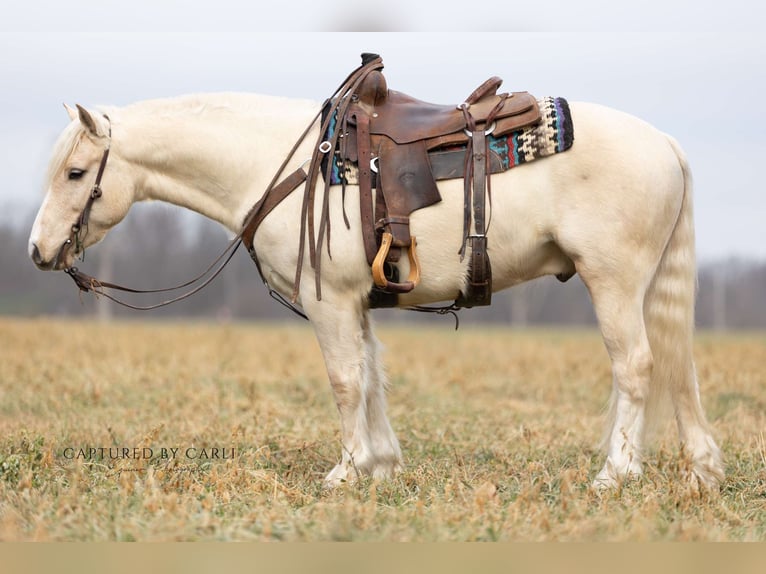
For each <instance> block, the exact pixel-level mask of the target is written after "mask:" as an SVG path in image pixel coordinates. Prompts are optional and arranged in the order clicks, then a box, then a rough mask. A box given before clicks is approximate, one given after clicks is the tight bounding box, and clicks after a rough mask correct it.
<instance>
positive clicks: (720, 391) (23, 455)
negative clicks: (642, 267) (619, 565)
mask: <svg viewBox="0 0 766 574" xmlns="http://www.w3.org/2000/svg"><path fill="white" fill-rule="evenodd" d="M379 334H380V337H381V339H382V340H383V342H384V344H385V345H386V362H387V365H388V370H389V374H390V378H391V382H392V386H391V391H390V393H389V403H390V415H391V419H392V423H393V425H394V428H395V430H396V431H397V433H398V435H399V438H400V440H401V443H402V449H403V452H404V456H405V458H406V464H407V466H406V468H405V470H404V471H403V472H402V473H401V474H400V475H399V476H397V477H396V478H395V479H392V480H390V481H385V482H380V483H376V482H373V481H371V480H369V479H364V480H361V481H360V482H358V483H357V484H354V485H347V486H345V487H343V488H340V489H338V490H335V491H331V492H327V491H324V490H323V489H322V478H323V477H324V475H325V474H326V473H327V472H328V471H329V470H330V469H331V468H332V467H333V466H334V465H335V464H336V462H337V460H338V458H339V454H340V449H341V445H340V443H339V432H338V419H337V416H336V412H335V406H334V403H333V401H332V398H331V394H330V389H329V385H328V383H327V381H326V376H325V371H324V366H323V363H322V360H321V356H320V353H319V349H318V346H317V344H316V343H315V341H314V339H313V334H312V332H311V330H310V328H308V327H307V326H302V325H299V326H279V325H276V326H268V325H244V324H230V325H228V324H227V325H212V324H202V323H175V324H171V323H115V324H99V323H93V322H81V321H72V322H70V321H53V320H15V319H0V411H1V416H0V425H1V426H0V431H1V432H0V539H2V540H58V541H73V540H77V541H106V540H115V541H123V540H143V541H159V540H162V541H173V540H188V541H196V540H206V541H213V540H256V541H266V540H287V541H327V540H363V541H437V540H439V541H441V540H445V541H446V540H453V541H476V540H502V541H555V540H567V541H595V540H605V541H613V540H673V541H678V540H764V539H766V437H765V434H766V363H764V359H765V358H766V336H764V335H763V334H752V335H712V334H711V335H708V334H701V335H698V337H697V347H696V357H697V370H698V373H699V376H700V380H701V385H702V399H703V403H704V405H705V408H706V411H707V413H708V415H709V418H710V419H711V422H712V424H713V426H714V429H715V434H716V436H717V438H718V440H719V443H720V445H721V446H722V448H723V451H724V454H725V461H726V470H727V479H726V482H725V483H724V485H723V486H722V489H721V492H720V494H702V495H700V494H697V493H695V492H694V491H693V490H692V489H691V488H690V487H688V486H687V485H686V484H685V483H683V482H682V481H680V480H679V476H680V474H681V472H682V470H683V467H684V465H685V464H686V463H685V461H684V460H683V458H682V457H679V456H678V452H677V448H676V444H675V442H676V435H675V431H672V432H669V433H668V435H667V437H665V438H664V439H663V440H661V442H660V444H658V445H657V447H656V448H655V449H654V450H653V451H652V452H650V453H649V455H648V459H647V465H646V470H645V475H644V477H643V478H642V479H641V480H638V481H634V482H631V483H628V484H626V485H624V486H623V488H621V489H620V490H619V491H617V492H614V493H610V494H607V495H599V494H597V493H595V492H593V491H592V490H591V489H590V487H589V485H590V481H591V480H592V479H593V477H594V476H595V474H596V472H597V471H598V469H599V468H600V465H601V464H602V463H603V459H602V455H601V453H600V452H599V451H598V450H597V444H598V442H599V439H600V436H601V432H602V422H603V421H602V416H603V408H604V406H605V404H606V401H607V399H608V394H609V387H610V374H609V365H608V359H607V356H606V352H605V351H604V349H603V345H602V343H601V340H600V338H599V337H598V335H597V334H596V333H595V332H589V331H540V330H531V331H512V330H509V329H490V330H484V331H478V330H472V329H466V328H464V329H461V330H460V331H458V332H457V333H456V332H454V331H453V330H452V328H451V326H450V324H449V322H448V321H445V325H444V326H443V327H437V328H428V329H425V328H421V329H416V328H405V327H382V328H380V329H379ZM467 358H470V361H469V360H467ZM99 448H103V449H104V450H101V451H98V450H97V451H96V452H95V453H93V452H92V451H90V449H99ZM110 448H111V449H112V450H111V451H110ZM115 449H120V450H119V451H117V450H115ZM122 449H125V450H122ZM134 449H135V450H134ZM163 449H164V450H163ZM173 449H176V450H175V451H173ZM112 453H114V456H113V455H112Z"/></svg>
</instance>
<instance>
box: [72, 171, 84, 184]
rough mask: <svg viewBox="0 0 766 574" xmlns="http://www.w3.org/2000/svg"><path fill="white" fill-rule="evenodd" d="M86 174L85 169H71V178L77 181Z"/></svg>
mask: <svg viewBox="0 0 766 574" xmlns="http://www.w3.org/2000/svg"><path fill="white" fill-rule="evenodd" d="M83 175H85V170H84V169H70V170H69V179H70V180H71V181H77V180H78V179H80V178H82V176H83Z"/></svg>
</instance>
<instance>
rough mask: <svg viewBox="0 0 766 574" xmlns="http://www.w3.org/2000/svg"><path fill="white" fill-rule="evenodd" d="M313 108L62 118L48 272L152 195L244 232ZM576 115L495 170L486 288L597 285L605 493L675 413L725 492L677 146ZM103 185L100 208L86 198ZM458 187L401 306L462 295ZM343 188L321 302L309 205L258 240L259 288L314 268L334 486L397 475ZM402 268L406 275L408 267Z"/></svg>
mask: <svg viewBox="0 0 766 574" xmlns="http://www.w3.org/2000/svg"><path fill="white" fill-rule="evenodd" d="M320 106H321V104H319V103H317V102H314V101H309V100H298V99H292V98H283V97H275V96H266V95H257V94H243V93H217V94H195V95H187V96H181V97H174V98H166V99H156V100H148V101H142V102H137V103H134V104H131V105H127V106H124V107H103V108H100V109H86V108H84V107H82V106H77V109H73V108H70V107H68V106H66V107H67V111H68V113H69V116H70V122H69V123H68V125H67V126H66V127H65V128H64V129H63V131H62V132H61V135H60V136H59V138H58V140H57V142H56V144H55V147H54V149H53V153H52V157H51V160H50V164H49V167H48V172H47V182H46V188H47V191H46V193H45V197H44V200H43V202H42V206H41V207H40V210H39V213H38V214H37V217H36V219H35V221H34V225H33V228H32V230H31V235H30V240H29V255H30V257H31V259H32V260H33V261H34V263H35V264H36V265H37V267H39V268H40V269H43V270H66V269H69V268H71V267H72V265H73V262H74V260H75V258H76V257H77V256H78V255H79V254H80V253H81V252H82V251H83V250H84V249H85V248H87V247H89V246H91V245H94V244H96V243H97V242H99V241H100V240H101V239H102V238H103V237H104V236H105V235H106V234H107V232H108V231H109V230H110V229H111V228H112V227H114V226H115V225H117V224H118V223H119V222H120V221H121V220H122V219H123V218H124V217H125V215H126V214H127V213H128V210H129V209H130V207H131V205H133V204H134V203H136V202H139V201H146V200H159V201H164V202H169V203H171V204H175V205H179V206H183V207H185V208H188V209H191V210H193V211H195V212H198V213H200V214H202V215H204V216H206V217H208V218H210V219H212V220H215V221H217V222H218V223H220V224H221V225H223V226H224V227H225V228H226V229H227V230H229V231H230V232H231V233H233V234H236V233H238V232H240V230H241V229H242V226H243V221H244V220H245V218H246V216H247V214H248V212H249V211H250V210H251V208H252V206H253V205H254V204H255V203H256V202H257V201H258V200H259V198H260V197H261V195H262V194H263V192H264V190H265V189H266V188H267V186H268V185H269V181H270V179H271V178H272V177H273V175H274V173H275V170H276V167H277V166H279V165H280V163H281V162H282V161H283V160H284V158H285V157H287V156H288V155H289V154H290V150H291V146H293V144H294V142H295V141H296V140H297V139H298V136H299V134H300V133H301V132H302V131H303V130H304V128H305V126H306V125H310V122H311V118H312V117H315V116H316V114H317V112H318V110H319V109H320ZM570 110H571V116H572V120H573V125H574V128H575V131H576V140H575V144H574V145H573V147H572V148H571V149H570V150H569V151H567V152H566V153H562V154H559V155H556V156H553V157H550V158H545V159H541V160H538V161H535V162H532V163H527V164H524V165H520V166H518V167H516V168H514V169H511V170H508V171H505V172H502V173H496V174H494V175H492V202H491V229H490V231H489V233H488V248H487V249H488V253H489V255H490V257H491V261H492V281H493V284H492V289H493V290H495V291H497V290H501V289H506V288H509V287H511V286H514V285H517V284H519V283H522V282H525V281H528V280H531V279H534V278H537V277H540V276H544V275H560V274H562V275H570V274H572V273H575V272H576V273H577V274H579V276H580V277H581V279H582V281H583V282H584V284H585V285H586V286H587V289H588V291H589V293H590V296H591V299H592V303H593V306H594V310H595V313H596V316H597V319H598V325H599V328H600V331H601V334H602V336H603V341H604V344H605V346H606V350H607V351H608V355H609V358H610V361H611V370H612V389H611V398H610V401H609V407H608V412H607V428H606V432H605V439H604V447H605V451H606V452H605V455H606V457H605V462H604V465H603V468H602V469H601V470H600V472H598V474H597V475H596V476H595V478H594V479H593V486H594V487H596V488H598V489H613V488H615V487H617V486H618V485H620V484H622V483H623V481H625V480H627V479H630V478H633V477H638V476H640V475H641V473H642V466H643V464H642V462H643V461H642V458H643V457H644V454H645V453H644V450H645V448H646V444H647V443H648V440H647V432H648V429H650V428H652V427H653V425H655V424H656V423H657V421H658V420H659V419H660V418H661V414H660V413H663V412H665V413H666V414H667V412H668V411H669V409H671V408H672V412H673V413H674V416H675V421H676V423H677V427H678V431H679V441H680V444H681V449H682V452H683V453H685V454H686V455H687V456H688V457H689V459H690V461H691V465H690V468H691V471H690V472H689V473H688V475H689V478H688V480H690V481H692V482H693V483H694V484H696V485H699V486H702V487H705V488H717V487H718V486H719V485H720V484H721V482H722V480H723V478H724V471H723V463H722V457H721V451H720V449H719V447H718V446H717V444H716V442H715V440H714V438H713V436H712V433H711V429H710V426H709V424H708V422H707V420H706V417H705V414H704V412H703V408H702V406H701V402H700V394H699V386H698V381H697V377H696V372H695V367H694V359H693V349H692V346H693V332H694V303H695V289H696V263H695V238H694V222H693V197H692V178H691V172H690V169H689V165H688V162H687V159H686V157H685V155H684V152H683V151H682V149H681V147H680V146H679V144H678V143H677V142H676V140H675V139H673V138H672V137H671V136H669V135H666V134H664V133H662V132H661V131H659V130H658V129H656V128H655V127H653V126H651V125H649V124H648V123H645V122H644V121H642V120H640V119H638V118H635V117H633V116H631V115H629V114H627V113H624V112H621V111H617V110H614V109H611V108H608V107H604V106H601V105H598V104H594V103H584V102H572V103H571V104H570ZM312 129H313V131H312V132H310V137H308V138H306V139H305V140H304V141H303V143H301V144H300V145H299V146H298V148H297V153H295V156H294V157H295V159H293V160H291V163H292V164H295V165H296V166H297V165H299V164H300V162H301V161H302V160H303V159H305V158H309V157H311V156H312V153H313V152H314V146H315V143H314V142H315V141H317V137H318V132H319V129H320V128H319V127H318V126H316V125H315V126H314V127H313V128H312ZM107 149H108V150H109V153H110V156H109V157H110V159H109V162H108V164H107V165H106V167H104V165H102V164H103V163H104V162H102V160H103V159H104V155H105V150H107ZM96 178H98V179H99V184H100V185H99V189H103V196H102V197H100V199H98V201H95V202H93V201H91V200H90V199H89V194H90V190H91V188H92V187H93V182H94V180H95V179H96ZM101 178H103V180H101ZM317 185H321V183H318V184H317ZM462 187H463V183H462V181H461V180H445V181H440V182H438V188H439V192H440V194H441V197H442V201H441V202H439V203H437V204H435V205H433V206H431V207H428V208H425V209H420V210H418V211H415V212H414V213H412V217H411V223H410V225H411V229H412V234H413V236H417V238H418V249H419V259H420V266H421V281H420V284H419V285H418V286H417V287H416V288H415V289H413V290H412V291H411V292H409V293H405V294H402V295H400V297H399V303H398V305H399V306H401V307H409V306H414V305H422V304H428V303H434V302H441V301H448V300H452V299H455V298H456V297H458V296H459V295H460V294H461V293H462V292H463V291H464V290H465V287H466V282H467V264H468V258H465V259H463V258H461V257H460V256H459V255H458V254H457V250H458V249H457V248H458V247H459V246H460V242H461V240H462V221H463V189H462ZM344 191H345V193H342V190H341V187H340V186H333V187H331V188H330V192H329V199H328V213H329V221H330V223H331V224H332V230H333V232H332V238H331V244H332V254H331V256H330V255H329V254H328V253H327V252H326V251H325V250H322V251H321V253H318V254H317V257H320V258H321V261H322V275H321V289H322V292H321V297H317V293H316V284H315V271H314V269H312V267H311V265H310V264H309V262H308V255H307V254H305V253H302V251H301V250H299V227H300V221H299V216H298V214H299V213H301V201H302V198H301V194H300V193H291V194H289V195H288V196H287V197H286V198H285V199H284V200H283V201H282V202H281V203H280V204H279V205H277V206H276V207H275V208H274V209H273V211H272V212H271V213H270V214H269V215H268V216H267V217H266V219H265V220H264V221H263V222H262V224H261V225H260V227H259V228H258V230H257V232H256V234H255V237H254V238H253V246H254V249H255V251H256V252H257V254H258V259H259V263H260V267H261V272H262V274H263V277H264V279H265V280H266V281H267V282H268V284H269V285H270V286H271V287H272V288H273V289H274V290H275V291H277V292H278V293H280V294H282V295H283V296H285V297H289V296H290V294H291V292H293V287H294V286H293V281H294V278H295V270H296V266H297V265H298V264H299V260H298V258H299V253H301V254H302V256H303V257H304V258H305V259H306V261H302V262H301V263H302V264H303V269H304V272H303V274H302V275H301V278H300V280H299V281H300V285H299V287H300V289H299V296H298V298H297V300H296V303H297V304H298V305H300V306H301V307H302V309H303V310H304V312H305V314H306V316H307V317H308V318H309V319H310V321H311V324H312V325H313V328H314V331H315V334H316V338H317V340H318V343H319V346H320V348H321V352H322V355H323V358H324V362H325V366H326V370H327V375H328V378H329V383H330V387H331V390H332V393H333V396H334V400H335V403H336V405H337V409H338V413H339V416H340V427H341V442H342V452H341V454H340V462H339V463H338V464H337V465H336V466H335V467H334V468H333V469H332V470H331V471H330V472H329V474H328V475H327V476H326V478H325V483H326V485H327V486H329V487H333V486H337V485H340V484H342V483H345V482H354V481H355V480H357V479H358V478H359V477H360V476H370V477H373V478H375V479H386V478H389V477H392V476H393V475H395V473H396V472H398V471H399V470H401V468H402V465H403V464H404V463H403V458H402V452H401V448H400V446H399V442H398V440H397V438H396V435H395V434H394V432H393V430H392V426H391V424H390V422H389V419H388V417H387V414H386V409H387V404H386V389H387V385H388V382H387V378H386V373H385V370H384V367H383V364H382V362H381V359H380V354H381V345H380V343H379V341H378V339H377V338H376V335H375V332H374V325H373V321H372V318H371V315H370V303H369V294H370V287H371V285H372V278H371V272H370V266H369V264H368V262H367V260H366V257H365V252H364V247H363V244H362V229H361V224H360V221H359V218H358V217H349V218H348V221H345V216H346V214H353V213H359V211H358V209H359V197H358V195H357V194H355V193H354V187H353V186H347V189H345V190H344ZM86 203H87V204H88V205H89V207H90V208H91V209H90V210H89V212H90V213H89V221H88V230H87V234H86V235H85V236H84V237H82V238H80V237H79V236H78V241H77V242H76V243H77V244H76V245H72V244H71V239H70V238H71V234H72V232H71V229H72V225H73V223H75V222H76V221H77V217H78V214H80V213H81V212H82V210H83V206H84V205H86ZM317 222H318V221H317ZM80 239H81V240H80ZM400 265H401V266H402V267H403V269H406V267H407V265H408V263H407V261H406V258H403V260H402V262H401V264H400Z"/></svg>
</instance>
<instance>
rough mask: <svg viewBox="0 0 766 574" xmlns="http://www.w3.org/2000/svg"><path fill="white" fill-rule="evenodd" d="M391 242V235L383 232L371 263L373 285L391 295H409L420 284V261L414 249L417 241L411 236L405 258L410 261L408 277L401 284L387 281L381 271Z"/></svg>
mask: <svg viewBox="0 0 766 574" xmlns="http://www.w3.org/2000/svg"><path fill="white" fill-rule="evenodd" d="M393 240H394V238H393V235H391V234H390V233H389V232H388V231H385V232H383V238H382V240H381V243H380V249H379V250H378V254H377V255H376V256H375V260H374V261H373V262H372V279H373V281H375V285H377V286H378V287H380V288H381V289H383V290H384V291H389V292H393V293H409V292H410V291H412V290H413V289H414V288H415V287H417V285H418V283H420V261H418V253H417V247H416V246H417V239H416V238H415V237H414V236H413V237H412V244H411V245H410V247H409V249H407V256H408V257H409V260H410V275H409V277H407V281H404V282H403V283H395V282H393V281H389V280H388V279H387V278H386V274H385V272H384V270H383V266H384V265H385V263H386V258H387V257H388V251H389V250H390V249H391V244H392V243H393Z"/></svg>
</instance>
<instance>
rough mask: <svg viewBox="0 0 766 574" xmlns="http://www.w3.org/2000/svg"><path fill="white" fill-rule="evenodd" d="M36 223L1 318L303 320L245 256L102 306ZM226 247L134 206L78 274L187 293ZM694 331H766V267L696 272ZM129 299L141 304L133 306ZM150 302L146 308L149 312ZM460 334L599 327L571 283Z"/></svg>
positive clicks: (486, 311)
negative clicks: (148, 296)
mask: <svg viewBox="0 0 766 574" xmlns="http://www.w3.org/2000/svg"><path fill="white" fill-rule="evenodd" d="M33 217H34V215H33V214H27V215H26V216H25V217H24V218H22V219H21V220H17V221H15V222H10V221H6V222H3V223H0V269H2V282H1V283H0V314H4V315H16V316H30V317H31V316H89V315H90V316H93V315H100V316H101V317H103V318H109V317H131V318H145V317H151V318H158V317H163V318H167V317H196V318H205V319H217V320H245V319H248V320H250V319H253V320H256V319H257V320H300V319H299V318H297V317H296V316H294V315H293V314H292V313H291V312H290V311H289V310H287V309H285V308H284V307H282V306H281V305H279V304H278V303H277V302H275V301H273V300H272V299H271V298H270V296H269V294H268V291H267V290H266V289H265V288H264V286H263V285H262V283H261V281H260V278H259V276H258V273H257V271H256V269H255V266H254V265H253V263H252V262H251V260H250V258H249V257H248V255H247V253H246V252H245V251H244V249H242V250H240V252H239V253H237V254H236V255H235V256H234V258H233V259H232V261H231V263H230V264H229V266H228V267H227V268H226V269H225V270H224V272H223V273H222V274H221V276H220V277H219V278H218V279H216V280H215V281H214V282H213V283H212V284H211V285H210V286H208V287H207V288H206V289H204V290H203V291H201V292H200V293H198V294H196V295H194V296H193V297H191V298H190V299H187V300H185V301H182V302H179V303H177V304H174V305H171V306H169V307H164V308H161V309H157V310H153V311H132V310H129V309H124V308H122V307H118V306H117V305H115V304H113V303H111V302H110V301H108V300H106V299H103V298H101V299H96V298H94V297H93V296H91V295H84V294H83V295H80V294H78V290H77V288H76V287H75V285H74V283H73V282H72V281H71V279H70V278H69V277H68V276H66V275H65V274H64V273H43V272H41V271H39V270H37V269H36V268H35V266H34V265H33V264H32V262H31V261H30V259H29V257H28V255H27V241H28V235H29V230H30V229H31V226H32V220H33ZM227 241H228V238H227V236H226V233H225V232H224V231H223V230H222V229H221V228H220V226H218V225H216V224H214V223H212V222H210V221H208V220H205V219H203V218H201V217H198V216H195V215H194V214H190V213H188V212H184V211H183V210H180V209H177V208H172V207H168V206H164V205H163V206H143V205H140V206H135V207H134V208H133V210H132V212H131V214H130V215H129V216H128V217H127V218H126V220H125V221H124V222H123V223H121V224H120V225H119V226H117V228H115V229H114V230H113V231H112V232H111V233H110V235H109V236H108V237H107V238H106V240H105V241H104V242H102V243H101V244H99V245H97V246H94V247H92V248H90V249H89V250H88V251H87V253H86V259H85V261H84V262H82V263H78V265H79V266H80V267H81V268H82V269H83V270H85V271H86V272H87V273H89V274H91V275H94V276H96V277H99V278H100V279H104V280H109V281H116V282H118V283H123V284H126V285H129V286H135V287H138V288H142V289H151V288H157V287H165V286H168V285H174V284H177V283H181V282H183V281H184V280H186V279H188V278H189V277H192V276H195V275H196V274H197V273H199V272H201V271H203V270H204V269H205V268H206V267H207V265H208V264H209V263H210V262H211V261H212V260H213V259H214V258H215V257H216V256H217V255H218V254H219V253H220V251H221V250H222V249H223V247H224V245H226V243H227ZM698 276H699V289H698V299H697V307H696V320H697V325H698V327H701V328H714V329H764V328H766V297H764V293H766V262H762V261H761V262H759V261H744V260H741V259H729V260H722V261H717V262H709V263H704V264H702V265H701V266H700V269H699V273H698ZM126 299H128V300H130V301H132V302H137V300H136V299H135V298H132V299H131V298H130V297H126ZM159 300H161V298H160V297H157V298H155V299H154V300H152V301H145V300H141V302H142V303H143V304H146V303H149V302H156V301H159ZM375 313H376V317H377V320H378V321H410V322H437V323H438V322H447V324H449V319H448V318H444V317H440V316H431V315H423V314H421V313H412V312H406V311H402V310H396V309H390V310H379V311H376V312H375ZM459 315H460V322H461V324H474V323H498V324H513V325H518V326H523V325H548V324H550V325H594V324H595V323H596V318H595V315H594V313H593V309H592V306H591V302H590V299H589V296H588V292H587V289H586V288H585V286H584V285H583V284H582V282H581V281H580V280H579V278H578V277H576V276H575V277H574V278H573V279H572V280H570V281H569V282H568V283H566V284H560V283H559V282H558V281H557V280H556V279H555V278H553V277H545V278H541V279H538V280H535V281H531V282H529V283H526V284H523V285H520V286H517V287H514V288H512V289H509V290H506V291H504V292H500V293H496V294H494V295H493V303H492V306H491V307H485V308H475V309H471V310H464V311H461V312H460V314H459Z"/></svg>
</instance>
